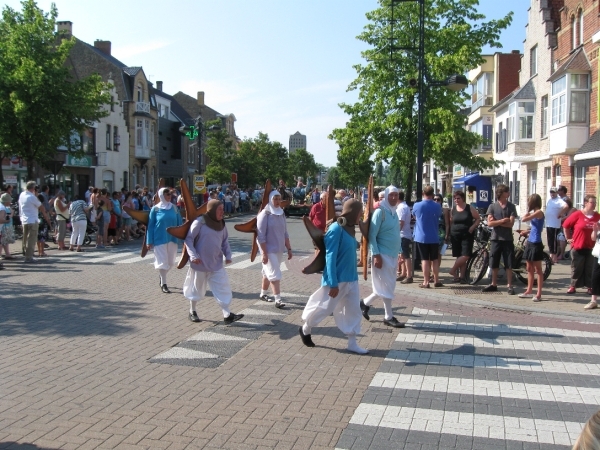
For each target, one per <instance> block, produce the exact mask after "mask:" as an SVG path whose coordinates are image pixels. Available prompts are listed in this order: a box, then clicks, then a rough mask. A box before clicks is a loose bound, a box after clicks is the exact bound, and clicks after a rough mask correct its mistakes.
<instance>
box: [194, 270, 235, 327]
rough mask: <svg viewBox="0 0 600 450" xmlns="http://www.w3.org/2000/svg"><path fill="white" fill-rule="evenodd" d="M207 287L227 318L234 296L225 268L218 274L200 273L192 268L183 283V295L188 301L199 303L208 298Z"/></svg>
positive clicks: (218, 271) (217, 272)
mask: <svg viewBox="0 0 600 450" xmlns="http://www.w3.org/2000/svg"><path fill="white" fill-rule="evenodd" d="M207 286H208V287H209V288H210V290H211V291H212V293H213V296H214V297H215V300H216V301H217V303H218V304H219V306H220V307H221V309H222V310H223V317H227V316H228V315H229V305H230V304H231V298H232V297H233V294H232V292H231V286H230V285H229V278H228V277H227V272H225V268H224V267H221V268H220V269H219V270H217V271H216V272H200V271H199V270H194V269H192V268H191V267H190V268H189V269H188V273H187V275H186V277H185V281H184V282H183V295H184V296H185V298H187V299H188V300H190V301H192V302H197V301H199V300H202V299H203V298H204V297H205V296H206V287H207Z"/></svg>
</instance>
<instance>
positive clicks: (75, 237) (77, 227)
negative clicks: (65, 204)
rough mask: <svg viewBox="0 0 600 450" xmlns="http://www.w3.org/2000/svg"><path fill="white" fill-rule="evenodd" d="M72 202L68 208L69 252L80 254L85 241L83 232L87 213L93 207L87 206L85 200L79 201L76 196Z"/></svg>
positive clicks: (85, 226)
mask: <svg viewBox="0 0 600 450" xmlns="http://www.w3.org/2000/svg"><path fill="white" fill-rule="evenodd" d="M74 199H75V200H74V201H73V202H72V203H71V205H70V206H69V213H70V214H71V226H72V230H71V240H70V242H69V243H70V246H69V250H71V251H74V250H77V251H78V252H82V251H83V249H82V248H81V246H82V245H83V241H84V239H85V230H86V228H87V213H88V211H90V210H91V209H92V208H93V205H88V204H87V203H86V202H85V200H79V197H78V196H77V195H76V196H75V197H74Z"/></svg>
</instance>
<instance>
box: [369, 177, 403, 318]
mask: <svg viewBox="0 0 600 450" xmlns="http://www.w3.org/2000/svg"><path fill="white" fill-rule="evenodd" d="M398 194H399V191H398V189H397V188H396V187H395V186H388V187H387V188H386V189H385V192H384V199H383V201H381V202H380V203H379V208H377V209H376V210H375V211H374V212H373V215H372V217H371V224H370V226H369V250H370V251H371V255H372V258H373V263H372V272H371V281H372V284H373V293H372V294H371V295H369V296H368V297H367V298H365V299H364V301H361V302H360V307H361V310H362V314H363V317H364V318H365V319H367V320H370V318H369V309H370V305H371V304H372V303H373V302H374V301H375V299H376V298H378V297H381V299H382V300H383V306H384V308H385V317H384V320H383V323H384V324H385V325H388V326H390V327H394V328H404V324H403V323H402V322H399V321H398V319H396V318H395V317H394V314H393V311H392V299H393V298H394V289H395V288H396V267H397V264H398V253H399V252H400V221H399V220H398V215H397V214H396V206H397V205H398Z"/></svg>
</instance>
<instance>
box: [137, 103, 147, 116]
mask: <svg viewBox="0 0 600 450" xmlns="http://www.w3.org/2000/svg"><path fill="white" fill-rule="evenodd" d="M135 112H145V113H148V114H150V103H148V102H136V103H135Z"/></svg>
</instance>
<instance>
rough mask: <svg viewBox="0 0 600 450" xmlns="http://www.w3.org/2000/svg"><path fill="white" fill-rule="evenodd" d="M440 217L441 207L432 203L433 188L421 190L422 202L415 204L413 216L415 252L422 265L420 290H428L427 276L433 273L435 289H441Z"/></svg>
mask: <svg viewBox="0 0 600 450" xmlns="http://www.w3.org/2000/svg"><path fill="white" fill-rule="evenodd" d="M441 215H442V206H441V205H440V204H439V203H436V202H434V201H433V187H432V186H426V187H425V188H423V200H422V201H420V202H417V203H415V206H414V207H413V216H415V220H416V222H415V236H414V238H415V242H416V243H417V251H418V252H419V254H420V255H421V262H422V263H423V277H424V278H423V284H421V285H419V287H421V288H429V275H430V272H431V271H433V282H434V286H435V287H442V286H443V284H442V283H441V282H440V261H439V254H440V253H439V252H440V238H439V235H438V223H439V221H440V217H441Z"/></svg>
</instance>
